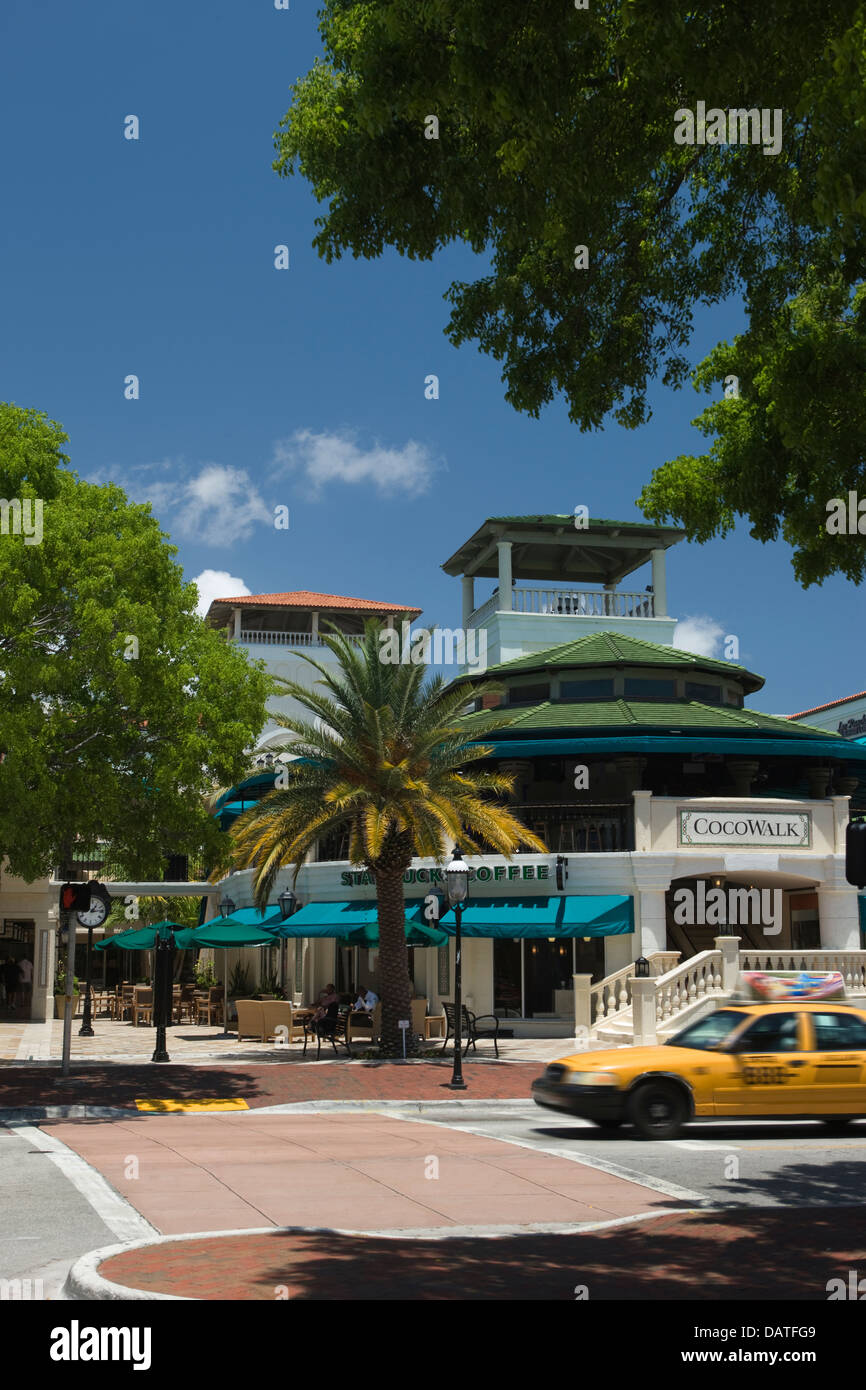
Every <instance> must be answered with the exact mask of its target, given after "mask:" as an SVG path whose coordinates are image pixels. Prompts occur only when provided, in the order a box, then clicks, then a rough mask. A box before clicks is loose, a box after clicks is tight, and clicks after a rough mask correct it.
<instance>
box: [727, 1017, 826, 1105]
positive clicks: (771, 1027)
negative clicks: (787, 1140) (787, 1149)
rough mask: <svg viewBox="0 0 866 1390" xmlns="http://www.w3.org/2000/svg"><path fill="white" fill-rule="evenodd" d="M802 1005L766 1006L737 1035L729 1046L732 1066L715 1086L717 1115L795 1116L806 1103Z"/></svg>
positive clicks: (809, 1063) (809, 1060) (808, 1062)
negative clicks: (732, 1060)
mask: <svg viewBox="0 0 866 1390" xmlns="http://www.w3.org/2000/svg"><path fill="white" fill-rule="evenodd" d="M807 1041H808V1038H807V1035H806V1026H805V1020H804V1019H803V1015H802V1010H798V1009H775V1008H774V1009H769V1010H768V1011H767V1012H766V1013H762V1014H759V1015H758V1016H757V1018H755V1020H754V1022H752V1023H750V1024H749V1026H748V1027H747V1028H746V1029H745V1030H744V1031H743V1032H742V1033H740V1034H739V1036H738V1038H737V1040H736V1043H735V1044H734V1045H733V1047H732V1049H731V1054H732V1056H733V1058H734V1061H735V1066H734V1068H733V1069H732V1070H731V1072H729V1073H728V1074H727V1075H718V1076H717V1077H716V1078H715V1085H714V1096H713V1099H714V1106H715V1113H716V1114H717V1115H796V1114H802V1113H803V1111H804V1109H807V1108H808V1105H809V1102H808V1100H807V1093H808V1091H809V1086H808V1079H809V1078H808V1077H807V1073H808V1072H809V1070H810V1068H811V1067H812V1062H813V1059H812V1057H811V1056H810V1055H809V1054H808V1053H807V1051H806V1043H807Z"/></svg>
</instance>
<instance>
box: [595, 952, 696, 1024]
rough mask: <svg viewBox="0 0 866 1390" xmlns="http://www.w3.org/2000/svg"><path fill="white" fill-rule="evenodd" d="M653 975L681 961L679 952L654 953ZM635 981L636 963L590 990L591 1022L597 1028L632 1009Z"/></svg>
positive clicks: (652, 959) (650, 959)
mask: <svg viewBox="0 0 866 1390" xmlns="http://www.w3.org/2000/svg"><path fill="white" fill-rule="evenodd" d="M648 959H649V963H650V969H651V971H652V973H653V974H656V973H660V972H661V970H663V969H664V968H665V967H667V968H669V963H673V962H675V961H678V960H679V951H654V952H653V953H652V954H651V955H650V956H649V957H648ZM633 979H634V961H632V963H631V965H626V966H624V967H623V969H622V970H616V971H614V973H613V974H612V975H606V976H605V978H604V979H603V980H598V981H597V982H596V983H595V984H594V985H593V986H592V987H591V989H590V991H589V995H590V1022H591V1026H593V1027H595V1025H596V1024H598V1023H604V1022H606V1020H607V1019H609V1018H614V1017H616V1016H618V1015H621V1014H624V1013H625V1011H626V1010H627V1009H630V1008H631V982H632V980H633Z"/></svg>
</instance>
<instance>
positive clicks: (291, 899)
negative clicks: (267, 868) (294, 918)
mask: <svg viewBox="0 0 866 1390" xmlns="http://www.w3.org/2000/svg"><path fill="white" fill-rule="evenodd" d="M277 902H278V904H279V908H280V912H281V913H282V915H283V916H284V917H291V915H292V913H293V912H294V910H295V903H296V902H297V899H296V897H295V895H294V893H291V892H289V890H288V889H287V888H284V889H283V891H282V893H281V894H280V896H279V897H278V898H277Z"/></svg>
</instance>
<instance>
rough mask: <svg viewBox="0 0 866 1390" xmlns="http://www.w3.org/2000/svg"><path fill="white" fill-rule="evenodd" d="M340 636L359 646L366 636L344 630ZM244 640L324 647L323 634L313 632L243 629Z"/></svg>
mask: <svg viewBox="0 0 866 1390" xmlns="http://www.w3.org/2000/svg"><path fill="white" fill-rule="evenodd" d="M339 635H340V636H343V637H346V638H348V640H349V641H350V642H351V643H353V645H355V646H357V645H358V643H359V642H363V640H364V638H363V636H362V635H361V634H360V633H354V632H344V633H341V634H339ZM240 640H241V641H242V642H246V643H247V644H249V645H253V644H255V643H257V644H263V645H264V646H268V647H323V646H324V645H325V644H324V642H323V641H322V636H321V634H319V635H318V636H315V637H314V636H313V634H312V632H271V631H268V630H267V629H243V628H242V629H241V638H240Z"/></svg>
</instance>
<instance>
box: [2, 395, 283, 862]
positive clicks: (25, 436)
mask: <svg viewBox="0 0 866 1390" xmlns="http://www.w3.org/2000/svg"><path fill="white" fill-rule="evenodd" d="M65 442H66V436H65V435H64V434H63V431H62V430H61V428H60V426H59V425H57V424H56V423H54V422H52V421H49V420H47V419H46V418H45V417H44V416H42V415H40V414H38V413H37V412H35V411H29V410H23V409H20V408H18V407H15V406H11V405H0V496H2V497H3V498H4V499H6V500H9V499H12V498H17V499H21V498H24V497H29V498H31V499H41V500H42V502H43V504H44V512H43V524H42V529H43V535H42V539H41V543H39V544H28V543H27V538H26V537H25V536H24V535H22V534H14V532H13V530H12V528H11V526H10V527H8V528H7V532H8V533H7V534H0V861H2V859H3V858H4V857H7V858H8V860H9V868H10V870H11V872H12V873H14V874H17V875H20V876H21V877H23V878H26V879H33V878H36V877H38V876H39V875H41V874H43V873H45V872H47V871H48V870H49V869H50V868H51V867H52V866H54V865H56V864H57V863H58V860H59V859H60V858H62V857H63V856H64V854H65V853H66V852H68V850H69V848H70V847H71V846H72V845H73V843H74V842H75V841H76V840H79V841H81V842H83V843H84V844H94V843H95V842H96V841H97V840H99V839H101V840H104V841H107V842H108V843H109V844H110V846H111V849H112V854H113V857H115V858H117V859H120V860H122V861H123V863H124V864H126V865H127V866H128V867H129V870H130V872H131V873H133V874H134V876H136V877H138V876H142V875H148V876H154V877H161V873H162V869H163V867H164V856H165V855H166V854H168V853H184V852H195V851H200V852H204V853H205V854H213V855H215V854H216V852H217V849H218V846H219V843H220V840H221V836H220V832H219V830H218V829H217V827H216V824H215V822H214V821H213V819H212V817H211V816H210V815H209V814H208V811H207V809H206V807H205V805H204V800H203V798H204V795H205V793H206V792H207V791H208V790H209V789H210V787H211V786H212V785H213V783H214V782H215V781H217V782H220V783H225V782H230V781H231V780H232V779H233V778H234V777H235V776H236V775H238V774H239V772H240V770H241V769H242V768H243V766H244V765H245V761H246V758H245V750H246V749H247V748H248V747H249V745H250V743H251V742H252V741H253V739H254V738H255V736H256V734H257V733H258V731H259V729H260V728H261V727H262V725H263V724H264V721H265V698H266V695H267V692H268V689H269V678H268V677H267V676H266V675H265V673H264V672H263V671H262V670H260V669H256V668H254V667H252V666H251V665H250V664H249V662H248V661H247V660H246V658H245V656H244V654H243V653H241V652H239V651H238V650H237V649H236V648H234V647H233V646H232V645H231V644H229V643H226V642H225V640H224V639H223V637H222V636H221V635H220V634H218V633H217V632H215V631H213V630H211V629H209V628H207V627H206V626H205V624H204V622H203V621H202V619H201V618H199V617H198V616H197V615H196V613H195V605H196V599H197V595H196V590H195V586H194V585H193V584H187V583H184V580H183V576H182V572H181V569H180V567H179V565H177V563H176V562H175V561H174V559H173V556H174V555H175V553H176V551H175V548H174V547H173V546H170V545H168V544H167V543H166V538H165V535H164V533H163V532H161V531H160V529H159V525H158V523H157V521H156V519H155V518H154V517H153V516H152V515H151V512H150V508H149V506H147V505H134V504H132V503H130V502H129V501H128V500H127V498H126V496H125V495H124V493H123V492H122V491H121V490H120V488H117V487H114V486H107V487H96V486H93V485H91V484H89V483H87V482H83V481H82V480H80V479H79V478H78V477H77V476H76V474H75V473H73V472H72V471H71V470H69V469H68V468H66V467H64V465H65V464H66V463H67V462H68V460H67V459H66V457H65V455H64V454H63V453H62V445H63V444H64V443H65ZM132 639H134V640H132Z"/></svg>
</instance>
